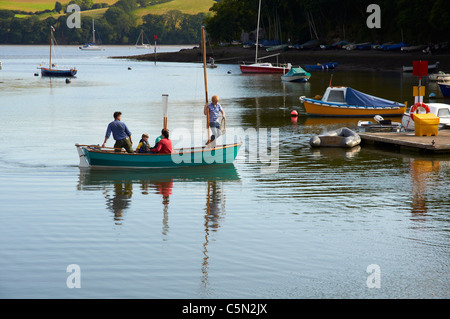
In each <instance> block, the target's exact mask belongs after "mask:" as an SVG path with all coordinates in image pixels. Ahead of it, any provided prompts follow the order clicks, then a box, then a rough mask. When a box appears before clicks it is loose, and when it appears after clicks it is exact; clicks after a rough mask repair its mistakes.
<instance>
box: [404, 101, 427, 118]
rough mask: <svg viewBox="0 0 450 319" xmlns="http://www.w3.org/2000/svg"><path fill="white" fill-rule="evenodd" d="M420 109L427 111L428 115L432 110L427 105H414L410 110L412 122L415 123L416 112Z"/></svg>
mask: <svg viewBox="0 0 450 319" xmlns="http://www.w3.org/2000/svg"><path fill="white" fill-rule="evenodd" d="M419 107H423V108H424V109H425V111H426V112H427V113H430V108H429V107H428V105H426V104H425V103H420V102H418V103H416V104H414V105H413V106H412V107H411V109H410V110H409V115H410V116H411V120H413V121H414V112H415V111H416V110H417V109H418V108H419Z"/></svg>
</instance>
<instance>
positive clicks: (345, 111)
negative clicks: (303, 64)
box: [301, 98, 406, 117]
mask: <svg viewBox="0 0 450 319" xmlns="http://www.w3.org/2000/svg"><path fill="white" fill-rule="evenodd" d="M301 101H302V102H303V105H304V107H305V109H306V113H308V115H311V116H332V117H373V116H375V115H388V116H402V115H403V113H405V112H406V106H404V107H392V108H387V107H366V106H354V105H346V104H329V103H321V101H320V100H313V99H306V98H301Z"/></svg>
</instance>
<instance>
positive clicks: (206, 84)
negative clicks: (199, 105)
mask: <svg viewBox="0 0 450 319" xmlns="http://www.w3.org/2000/svg"><path fill="white" fill-rule="evenodd" d="M202 50H203V75H204V79H205V99H206V105H208V80H207V76H206V40H205V27H204V26H202ZM206 128H207V130H208V145H209V144H210V143H211V138H210V135H209V107H206Z"/></svg>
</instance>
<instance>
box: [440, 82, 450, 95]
mask: <svg viewBox="0 0 450 319" xmlns="http://www.w3.org/2000/svg"><path fill="white" fill-rule="evenodd" d="M438 85H439V88H440V89H441V92H442V95H443V96H444V97H450V83H438Z"/></svg>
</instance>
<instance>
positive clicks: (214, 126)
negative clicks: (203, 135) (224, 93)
mask: <svg viewBox="0 0 450 319" xmlns="http://www.w3.org/2000/svg"><path fill="white" fill-rule="evenodd" d="M208 109H209V127H210V128H211V133H212V135H211V139H210V142H211V143H212V142H213V141H214V140H216V139H217V138H218V137H219V136H220V135H221V134H222V133H221V131H220V122H219V113H222V118H224V119H225V111H224V110H223V109H222V106H221V105H220V104H219V97H218V96H217V95H213V96H212V97H211V103H210V104H205V108H204V110H203V113H204V114H205V115H207V114H208Z"/></svg>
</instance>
